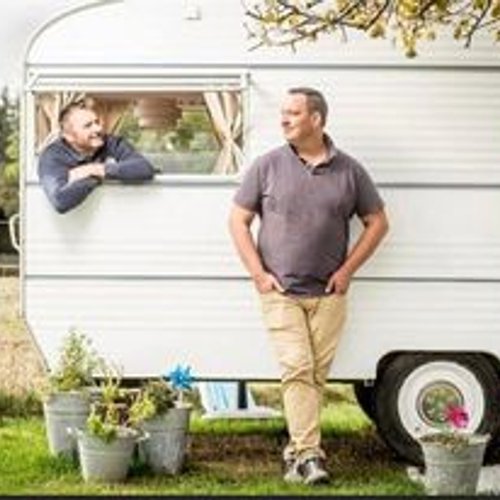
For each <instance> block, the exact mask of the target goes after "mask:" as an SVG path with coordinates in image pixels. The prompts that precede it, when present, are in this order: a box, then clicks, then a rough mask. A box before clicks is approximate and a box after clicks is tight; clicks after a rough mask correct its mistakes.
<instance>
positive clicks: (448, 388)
mask: <svg viewBox="0 0 500 500" xmlns="http://www.w3.org/2000/svg"><path fill="white" fill-rule="evenodd" d="M450 404H457V405H461V406H463V407H464V408H466V410H467V411H468V413H469V416H470V422H469V425H468V430H469V431H471V432H480V433H490V434H494V432H495V431H496V428H497V423H498V418H499V417H498V413H499V401H498V376H497V373H496V371H495V369H494V368H493V366H492V365H491V363H490V362H489V361H488V359H487V358H486V357H485V356H481V355H474V354H463V355H451V354H449V355H446V354H435V355H434V354H433V355H426V354H414V355H411V354H405V355H401V356H398V357H397V358H396V359H394V360H393V361H392V362H391V363H390V365H389V366H388V367H387V368H386V369H385V370H384V372H383V373H382V375H381V377H380V379H379V380H377V385H376V393H375V420H376V423H377V427H378V429H379V432H380V434H381V435H382V437H383V438H384V439H385V441H386V442H387V444H388V445H389V446H390V447H391V448H393V449H394V450H395V451H396V452H397V453H398V454H399V455H401V456H402V457H404V458H406V459H407V460H409V461H410V462H413V463H417V464H421V463H422V454H421V450H420V446H419V445H418V443H417V441H416V438H418V437H419V436H421V435H423V434H426V433H428V432H432V431H436V430H439V429H440V426H441V428H442V424H443V421H444V409H445V408H446V407H447V406H448V405H450Z"/></svg>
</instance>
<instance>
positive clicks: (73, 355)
mask: <svg viewBox="0 0 500 500" xmlns="http://www.w3.org/2000/svg"><path fill="white" fill-rule="evenodd" d="M99 367H102V360H101V359H100V358H99V357H98V355H97V352H96V351H95V350H94V349H93V348H92V341H91V340H90V339H89V338H87V336H86V335H85V334H82V333H78V331H77V330H76V329H74V328H73V329H71V330H70V331H69V333H68V335H67V336H66V337H65V339H64V341H63V345H62V349H61V355H60V358H59V364H58V366H57V368H56V370H55V371H54V372H53V373H52V374H51V375H50V377H49V382H50V385H51V388H52V389H54V390H56V391H77V390H81V389H83V388H85V387H88V386H90V385H92V384H93V374H94V371H95V370H97V368H99Z"/></svg>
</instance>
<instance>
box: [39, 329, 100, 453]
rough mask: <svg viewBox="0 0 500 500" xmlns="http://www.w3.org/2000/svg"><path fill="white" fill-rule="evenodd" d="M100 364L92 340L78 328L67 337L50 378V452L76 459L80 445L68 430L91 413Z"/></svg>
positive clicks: (47, 392)
mask: <svg viewBox="0 0 500 500" xmlns="http://www.w3.org/2000/svg"><path fill="white" fill-rule="evenodd" d="M98 364H99V359H98V357H97V354H96V351H95V350H94V349H93V348H92V345H91V341H90V340H89V339H88V338H87V337H86V336H85V335H84V334H81V333H78V331H77V330H76V329H70V331H69V333H68V335H67V336H66V337H65V338H64V340H63V344H62V347H61V354H60V358H59V361H58V365H57V367H56V369H55V370H54V371H53V372H52V373H51V374H50V376H49V378H48V386H47V387H46V389H45V391H44V392H45V394H44V397H43V411H44V416H45V426H46V431H47V439H48V444H49V450H50V453H51V454H53V455H58V454H63V455H67V456H74V455H75V453H76V443H75V441H74V439H72V437H71V436H70V434H69V433H68V429H71V428H76V427H81V426H82V425H83V424H84V423H85V421H86V419H87V417H88V415H89V411H90V394H89V391H88V389H89V387H90V386H91V385H92V384H93V378H92V375H93V372H94V370H95V369H96V368H97V366H98Z"/></svg>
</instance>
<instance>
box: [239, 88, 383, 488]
mask: <svg viewBox="0 0 500 500" xmlns="http://www.w3.org/2000/svg"><path fill="white" fill-rule="evenodd" d="M327 111H328V108H327V104H326V101H325V99H324V97H323V95H322V94H321V93H320V92H318V91H317V90H314V89H311V88H306V87H304V88H294V89H290V90H289V91H288V94H287V96H286V98H285V100H284V104H283V107H282V117H281V125H282V128H283V133H284V136H285V139H286V141H287V143H286V144H285V145H283V146H281V147H278V148H276V149H273V150H272V151H270V152H268V153H266V154H264V155H263V156H261V157H259V158H257V160H256V161H255V162H254V164H253V165H252V166H251V167H250V169H249V170H248V172H247V173H246V175H245V177H244V179H243V182H242V184H241V186H240V187H239V189H238V191H237V192H236V195H235V197H234V202H235V203H234V205H233V207H232V210H231V215H230V231H231V236H232V238H233V241H234V243H235V246H236V248H237V250H238V253H239V255H240V257H241V259H242V261H243V263H244V265H245V267H246V268H247V270H248V272H249V273H250V275H251V277H252V279H253V281H254V283H255V286H256V288H257V290H258V292H259V294H260V298H261V303H262V311H263V317H264V321H265V323H266V326H267V328H268V330H269V335H270V338H271V343H272V345H273V347H274V351H275V353H276V355H277V358H278V362H279V365H280V369H281V386H282V394H283V404H284V411H285V418H286V421H287V426H288V432H289V435H290V440H289V443H288V445H287V446H286V448H285V450H284V453H283V458H284V463H285V474H284V479H285V481H289V482H299V481H300V482H304V483H306V484H313V483H318V482H324V481H325V480H327V479H328V473H327V471H326V470H325V468H324V465H323V460H324V458H325V455H324V452H323V450H322V449H321V435H320V411H321V401H322V393H323V389H324V386H325V383H326V380H327V377H328V373H329V370H330V367H331V363H332V360H333V357H334V354H335V350H336V347H337V343H338V340H339V336H340V332H341V330H342V326H343V323H344V319H345V314H346V293H347V290H348V288H349V283H350V281H351V278H352V276H353V275H354V273H355V272H356V270H357V269H358V268H359V267H360V266H361V265H362V264H363V263H364V262H365V261H366V260H367V258H368V257H369V256H370V255H371V254H372V253H373V251H374V250H375V248H376V247H377V246H378V244H379V243H380V241H381V240H382V238H383V237H384V235H385V234H386V232H387V230H388V222H387V218H386V215H385V212H384V203H383V201H382V199H381V198H380V196H379V194H378V192H377V189H376V187H375V186H374V184H373V182H372V180H371V179H370V177H369V175H368V174H367V172H366V171H365V170H364V168H363V167H362V166H361V165H360V164H359V163H358V162H357V161H356V160H354V159H353V158H351V157H350V156H348V155H347V154H346V153H344V152H342V151H341V150H339V149H338V148H336V146H335V145H334V144H333V142H332V140H331V139H330V137H329V136H328V135H327V134H326V133H325V132H324V126H325V123H326V117H327ZM256 214H258V215H259V217H260V219H261V225H260V230H259V236H258V245H256V244H255V242H254V239H253V237H252V234H251V232H250V227H251V224H252V221H253V220H254V217H255V215H256ZM353 214H356V215H357V216H358V217H360V219H361V220H362V222H363V225H364V229H363V231H362V233H361V235H360V237H359V239H358V240H357V241H356V242H355V244H354V246H353V247H352V248H351V250H350V251H349V252H348V240H349V219H350V218H351V217H352V215H353Z"/></svg>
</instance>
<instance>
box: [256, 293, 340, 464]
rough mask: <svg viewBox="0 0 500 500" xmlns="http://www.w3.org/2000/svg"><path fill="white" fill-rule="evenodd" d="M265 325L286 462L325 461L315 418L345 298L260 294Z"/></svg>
mask: <svg viewBox="0 0 500 500" xmlns="http://www.w3.org/2000/svg"><path fill="white" fill-rule="evenodd" d="M260 297H261V304H262V312H263V317H264V322H265V324H266V326H267V329H268V331H269V335H270V338H271V343H272V345H273V348H274V351H275V353H276V356H277V359H278V363H279V365H280V369H281V389H282V394H283V406H284V412H285V418H286V422H287V426H288V432H289V435H290V441H289V443H288V445H287V446H286V448H285V450H284V453H283V458H284V459H285V460H288V459H291V458H297V459H299V460H303V459H307V458H309V457H317V456H319V457H324V452H323V450H322V449H321V431H320V412H321V406H322V399H323V398H322V396H323V390H324V387H325V383H326V379H327V377H328V373H329V370H330V367H331V364H332V361H333V358H334V355H335V351H336V348H337V344H338V340H339V338H340V333H341V331H342V326H343V324H344V321H345V317H346V302H347V301H346V296H345V295H336V294H330V295H325V296H320V297H300V296H290V295H284V294H281V293H279V292H276V291H272V292H269V293H265V294H260Z"/></svg>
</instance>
